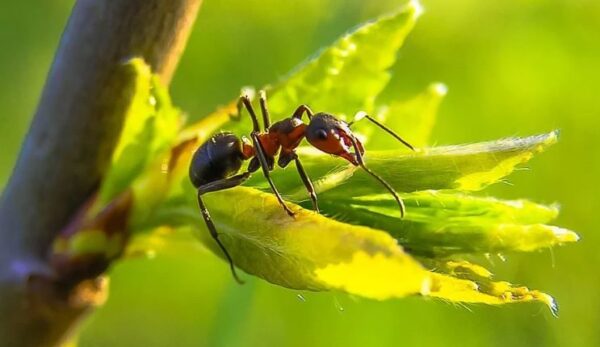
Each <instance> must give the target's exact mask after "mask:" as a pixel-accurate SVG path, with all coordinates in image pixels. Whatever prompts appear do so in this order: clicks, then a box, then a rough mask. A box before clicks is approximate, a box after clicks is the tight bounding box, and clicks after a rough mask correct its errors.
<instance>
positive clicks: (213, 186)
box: [198, 172, 250, 284]
mask: <svg viewBox="0 0 600 347" xmlns="http://www.w3.org/2000/svg"><path fill="white" fill-rule="evenodd" d="M248 177H250V173H249V172H245V173H243V174H239V175H236V176H233V177H229V178H225V179H222V180H218V181H214V182H210V183H207V184H205V185H202V186H200V187H198V206H199V207H200V212H201V213H202V218H204V222H205V223H206V227H207V228H208V231H209V232H210V236H212V238H213V239H214V240H215V241H216V242H217V245H219V248H221V251H223V254H224V255H225V258H227V261H228V262H229V268H230V269H231V274H232V275H233V278H234V279H235V280H236V282H237V283H239V284H243V283H244V281H242V280H241V279H240V278H239V277H238V275H237V273H236V272H235V266H234V265H233V259H232V258H231V256H230V255H229V252H227V249H226V248H225V246H224V245H223V244H222V243H221V240H219V233H218V232H217V228H216V227H215V224H214V223H213V221H212V218H211V217H210V213H209V212H208V209H207V208H206V205H204V201H202V195H204V194H206V193H209V192H216V191H219V190H224V189H229V188H233V187H235V186H239V185H240V184H242V183H244V181H246V180H247V179H248Z"/></svg>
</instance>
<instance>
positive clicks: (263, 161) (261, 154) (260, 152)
mask: <svg viewBox="0 0 600 347" xmlns="http://www.w3.org/2000/svg"><path fill="white" fill-rule="evenodd" d="M250 136H251V137H252V142H253V143H254V149H255V150H256V157H257V158H258V161H259V163H260V166H261V167H262V171H263V175H264V176H265V179H266V180H267V182H269V185H270V186H271V190H272V191H273V194H275V197H276V198H277V201H279V204H280V205H281V206H282V207H283V209H284V210H285V212H287V214H288V215H290V217H293V216H294V212H293V211H292V210H290V208H289V207H288V206H287V205H286V204H285V202H284V201H283V198H282V197H281V194H279V191H278V190H277V188H275V184H274V183H273V180H272V179H271V174H270V173H269V171H270V170H269V162H268V161H267V156H266V155H265V150H264V149H263V147H262V145H261V144H260V141H259V139H258V135H257V134H256V133H255V132H252V134H250Z"/></svg>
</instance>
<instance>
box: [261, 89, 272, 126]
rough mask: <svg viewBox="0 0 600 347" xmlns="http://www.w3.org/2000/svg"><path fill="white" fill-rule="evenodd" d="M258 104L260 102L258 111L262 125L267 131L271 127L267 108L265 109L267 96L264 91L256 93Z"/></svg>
mask: <svg viewBox="0 0 600 347" xmlns="http://www.w3.org/2000/svg"><path fill="white" fill-rule="evenodd" d="M258 95H259V102H260V110H261V112H262V116H263V123H264V126H265V131H267V130H268V129H269V127H270V126H271V116H269V108H268V107H267V94H266V93H265V91H264V90H261V91H259V92H258Z"/></svg>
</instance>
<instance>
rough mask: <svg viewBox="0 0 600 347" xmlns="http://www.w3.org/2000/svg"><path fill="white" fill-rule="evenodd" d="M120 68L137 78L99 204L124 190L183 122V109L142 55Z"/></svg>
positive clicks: (169, 144)
mask: <svg viewBox="0 0 600 347" xmlns="http://www.w3.org/2000/svg"><path fill="white" fill-rule="evenodd" d="M119 68H120V69H125V70H126V71H128V73H129V74H131V76H132V78H133V79H134V83H133V84H132V88H133V90H132V91H131V95H132V98H131V101H130V106H129V109H128V111H127V115H126V116H125V124H124V126H123V130H122V131H121V137H120V139H119V142H118V144H117V147H116V149H115V151H114V152H113V160H112V161H113V165H112V166H111V167H110V169H109V171H108V173H107V175H106V177H105V178H104V180H103V182H102V188H101V190H100V201H99V205H102V204H105V203H107V202H108V201H110V199H112V198H114V197H116V195H117V194H118V193H119V192H122V191H124V190H125V189H126V188H127V187H128V186H129V185H131V184H132V183H133V181H134V180H135V179H136V178H137V177H138V176H140V175H141V174H142V172H143V171H144V169H145V168H146V166H147V165H148V164H149V162H150V161H151V160H153V159H154V158H156V157H157V156H158V155H159V153H161V152H163V151H165V150H168V149H169V147H170V146H171V144H172V143H173V141H174V139H175V138H176V136H177V134H178V132H179V129H180V127H181V125H182V123H183V122H182V121H183V118H182V116H181V112H180V111H179V110H178V109H176V108H174V107H173V105H172V104H171V100H170V96H169V94H168V92H167V91H166V89H165V88H163V87H162V86H161V85H160V82H159V80H158V77H157V76H154V75H153V74H152V73H151V71H150V67H149V66H148V65H147V64H146V63H145V62H144V61H143V60H142V59H141V58H133V59H131V60H129V61H128V62H127V63H125V64H124V65H122V66H120V67H119Z"/></svg>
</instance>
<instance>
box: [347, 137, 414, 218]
mask: <svg viewBox="0 0 600 347" xmlns="http://www.w3.org/2000/svg"><path fill="white" fill-rule="evenodd" d="M349 138H350V141H351V142H352V146H354V152H355V154H356V161H357V162H358V165H360V167H362V168H363V170H365V171H366V172H367V173H368V174H369V175H371V176H373V178H375V179H376V180H378V181H379V182H380V183H381V184H382V185H383V186H384V187H385V188H386V189H387V190H388V191H389V192H390V194H392V196H393V197H394V199H395V200H396V202H397V203H398V207H400V217H401V218H404V211H405V210H406V208H405V207H404V202H403V201H402V199H401V198H400V197H399V196H398V193H396V191H395V190H394V188H392V186H391V185H390V184H389V183H387V182H386V181H385V180H384V179H383V178H381V176H379V175H377V174H376V173H374V172H373V171H371V169H369V168H368V167H367V166H366V165H365V161H364V160H363V156H362V154H361V153H360V150H359V149H358V144H357V143H356V139H354V138H353V137H352V136H349Z"/></svg>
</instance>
